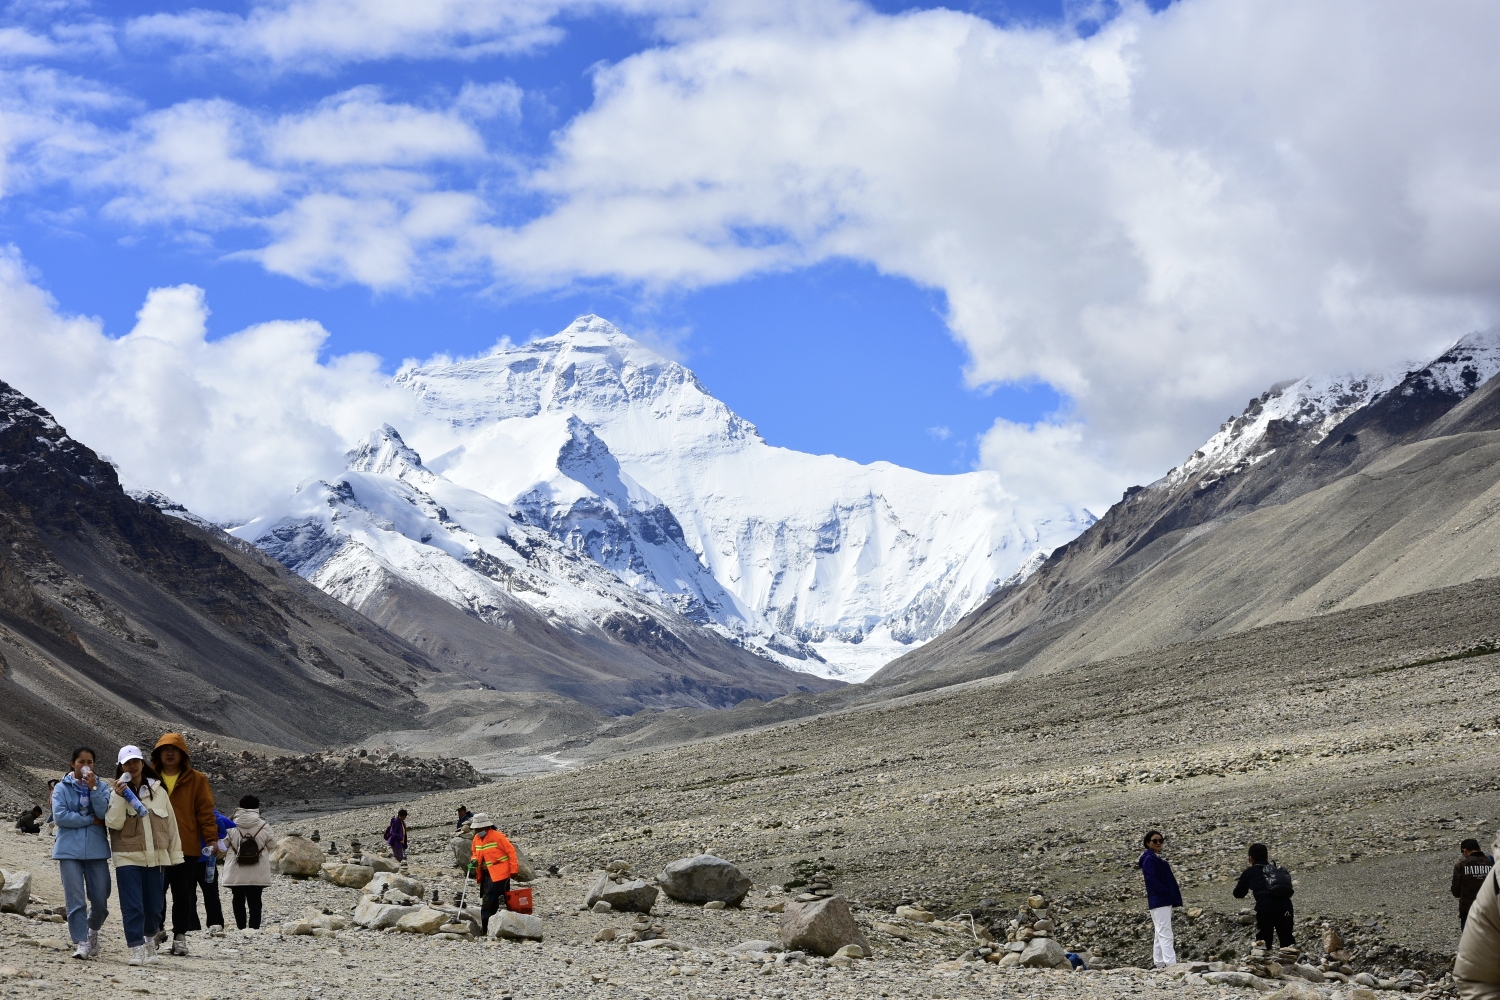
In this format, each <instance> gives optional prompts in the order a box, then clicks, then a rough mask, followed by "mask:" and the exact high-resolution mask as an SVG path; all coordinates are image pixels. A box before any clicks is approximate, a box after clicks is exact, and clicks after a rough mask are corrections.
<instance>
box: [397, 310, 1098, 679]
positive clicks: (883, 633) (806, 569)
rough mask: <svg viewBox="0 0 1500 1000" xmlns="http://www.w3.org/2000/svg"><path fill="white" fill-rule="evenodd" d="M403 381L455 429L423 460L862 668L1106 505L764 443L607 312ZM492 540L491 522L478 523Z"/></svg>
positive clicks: (951, 614) (594, 555)
mask: <svg viewBox="0 0 1500 1000" xmlns="http://www.w3.org/2000/svg"><path fill="white" fill-rule="evenodd" d="M393 382H394V383H395V384H396V385H398V386H401V387H404V388H406V389H408V390H410V391H411V392H412V393H413V394H414V395H415V396H416V398H417V401H418V405H419V407H420V410H421V411H422V412H423V413H424V414H426V415H427V416H429V417H433V418H437V419H438V420H441V421H442V422H443V423H444V424H445V425H446V426H447V427H448V428H449V429H451V432H452V441H451V442H450V443H452V442H456V444H453V445H452V446H451V447H449V448H448V449H447V450H446V451H444V452H443V453H441V454H438V455H436V456H435V457H433V458H432V459H431V460H430V461H429V462H428V463H427V466H426V467H425V468H426V469H427V470H429V472H428V474H430V475H436V476H439V477H441V478H442V479H443V480H445V481H446V482H447V483H448V484H450V487H449V488H461V489H464V490H468V491H472V493H473V494H475V495H478V496H484V497H487V498H489V499H491V500H493V501H495V502H497V503H499V504H502V505H505V506H506V507H508V508H510V509H512V511H513V513H514V515H515V517H514V518H513V519H512V523H513V524H521V525H524V526H525V527H527V528H529V529H535V530H537V531H540V532H544V533H545V534H547V535H548V536H549V537H550V538H552V539H553V540H554V541H556V542H558V543H559V544H561V545H562V546H564V548H566V549H567V550H568V551H571V552H573V553H575V554H577V555H579V556H581V557H586V558H587V560H588V561H590V562H592V563H594V564H595V565H597V566H599V567H602V568H604V569H607V570H608V571H609V572H610V573H611V574H612V575H613V576H614V577H615V578H617V579H618V580H619V581H621V582H623V583H624V584H625V585H627V586H628V587H630V588H631V589H633V590H634V591H636V592H637V593H639V594H641V595H643V596H645V597H647V598H648V599H650V600H651V601H654V602H656V603H657V604H659V605H663V606H667V607H671V608H672V609H674V610H675V611H677V612H678V613H680V614H681V615H683V616H684V617H686V618H688V619H690V620H692V621H694V622H696V623H699V624H700V625H703V626H705V627H712V628H715V629H717V630H720V631H722V632H723V633H724V634H727V635H732V636H734V637H735V639H736V640H737V641H739V642H741V643H743V644H745V645H746V646H747V648H750V649H753V650H754V651H756V652H757V653H760V654H761V655H764V656H767V657H769V658H772V659H775V660H778V661H779V662H782V663H784V664H785V665H787V666H790V667H793V668H794V669H798V670H803V671H807V672H811V673H814V674H818V675H820V676H823V677H830V678H837V679H842V680H848V681H858V680H862V679H864V678H865V677H867V676H869V675H870V674H871V673H873V672H874V671H875V670H877V669H879V668H880V667H881V666H883V665H884V664H885V663H887V662H888V661H890V660H891V659H894V658H895V657H897V656H899V655H901V654H902V653H905V652H907V651H909V650H910V649H911V648H913V646H915V645H917V644H920V643H923V642H925V641H927V640H928V639H931V638H933V637H934V636H936V635H937V634H938V633H940V632H942V631H943V630H945V629H946V628H948V627H949V626H951V625H953V624H954V623H956V622H957V621H958V620H959V619H960V618H961V617H963V615H965V614H966V613H968V612H969V611H970V610H972V609H973V608H974V607H975V606H976V605H978V603H979V602H981V601H982V600H984V599H985V598H986V597H987V596H988V595H989V594H990V593H991V592H992V591H993V590H994V589H995V588H996V587H997V586H999V585H1000V584H1002V583H1005V582H1014V581H1015V580H1016V579H1018V578H1019V573H1018V571H1023V570H1024V569H1027V568H1032V567H1034V566H1035V565H1037V564H1039V562H1040V560H1039V559H1038V558H1036V556H1037V553H1038V552H1046V551H1050V550H1051V549H1053V548H1055V547H1056V546H1058V545H1060V544H1062V543H1063V542H1066V541H1068V540H1070V539H1072V538H1073V537H1075V536H1076V535H1077V534H1078V533H1079V532H1081V531H1082V530H1083V529H1084V528H1086V527H1088V525H1089V524H1091V523H1092V522H1093V520H1094V516H1093V514H1091V513H1090V512H1089V511H1087V510H1086V509H1084V508H1082V507H1074V506H1067V505H1059V504H1050V503H1031V502H1027V501H1025V500H1023V499H1020V498H1017V497H1014V496H1011V495H1010V494H1008V493H1007V492H1006V491H1005V489H1004V487H1003V485H1002V484H1001V482H1000V479H999V476H998V475H996V474H995V473H992V472H986V471H976V472H969V473H963V474H959V475H946V476H943V475H932V474H928V473H922V472H916V471H914V470H911V469H905V468H902V467H899V466H896V465H892V464H890V463H886V462H876V463H873V464H870V465H861V464H859V463H856V462H853V461H850V460H847V459H843V458H838V457H836V456H832V455H810V454H806V453H802V452H797V451H792V450H790V449H786V448H780V447H775V446H773V445H770V444H768V443H767V442H766V441H765V440H764V439H763V438H762V437H761V435H760V433H759V431H758V430H757V429H756V428H755V426H754V425H753V424H751V423H750V422H749V421H747V420H745V419H744V418H743V417H741V416H739V415H738V414H735V413H734V412H732V411H731V410H730V409H729V408H728V407H727V406H725V405H724V403H722V402H721V401H720V400H718V399H716V398H715V397H714V396H713V395H712V394H711V393H709V391H708V390H707V389H706V388H705V387H704V386H703V385H702V384H701V383H700V382H699V380H698V378H697V377H696V376H695V375H694V374H693V373H692V372H691V371H690V370H689V369H688V368H686V367H685V366H683V365H681V364H679V363H678V362H676V361H673V360H671V359H668V358H666V357H663V356H662V355H660V354H658V353H656V352H654V351H652V350H650V349H649V348H647V347H645V346H643V345H641V344H640V343H638V342H636V341H635V340H633V339H631V338H630V337H628V336H626V335H625V334H624V333H623V332H621V331H620V330H619V329H618V328H616V327H615V326H613V325H612V324H610V323H609V322H607V321H606V320H603V319H601V318H599V317H597V316H583V317H580V318H579V319H578V320H576V321H575V322H574V323H573V324H572V325H570V326H569V327H568V328H567V329H565V330H563V331H562V332H561V333H558V334H556V335H554V336H551V337H545V338H541V339H538V340H534V341H532V342H530V343H527V344H524V345H521V346H511V345H509V344H502V345H501V346H500V347H498V348H497V349H495V350H494V351H492V352H491V353H489V354H488V355H485V356H483V357H479V358H472V359H465V360H459V361H444V362H441V363H433V364H426V365H417V364H412V365H408V366H405V367H403V368H402V369H401V370H400V371H399V372H398V373H397V374H396V375H395V377H394V379H393ZM475 534H476V536H477V535H478V532H476V533H475Z"/></svg>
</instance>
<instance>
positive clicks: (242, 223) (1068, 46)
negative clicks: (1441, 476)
mask: <svg viewBox="0 0 1500 1000" xmlns="http://www.w3.org/2000/svg"><path fill="white" fill-rule="evenodd" d="M601 10H609V11H611V12H616V13H618V12H620V11H625V12H627V13H638V14H641V15H643V16H649V17H652V18H654V19H655V20H654V23H655V24H656V26H657V30H658V32H659V34H660V37H661V39H662V42H661V44H659V45H657V46H655V47H653V48H651V49H649V50H647V51H643V52H640V53H638V54H636V55H633V56H630V57H628V58H626V59H623V60H621V61H620V62H618V63H616V64H614V65H609V66H604V67H601V68H599V69H598V70H597V71H596V76H595V86H596V95H595V101H594V104H593V106H592V107H591V108H589V109H588V110H587V111H586V112H584V113H583V114H581V115H579V116H577V117H576V118H575V119H574V120H572V121H571V122H569V123H567V125H566V126H565V127H563V128H562V129H560V130H559V131H558V132H557V133H556V135H555V138H554V141H553V145H552V147H551V150H550V152H549V153H548V155H546V156H545V158H544V160H543V162H541V163H540V164H539V165H532V166H527V165H524V164H521V163H520V162H519V161H515V160H511V159H507V158H506V157H504V156H502V155H501V154H499V153H498V152H497V151H496V147H497V143H496V142H495V140H494V135H495V133H494V131H493V130H494V129H495V128H496V127H497V123H498V124H499V126H500V127H504V126H505V125H506V124H507V123H510V122H514V121H515V116H516V115H517V113H518V111H517V109H518V108H519V106H520V98H519V92H518V91H515V90H514V89H513V88H510V89H507V86H506V85H501V86H500V89H494V87H493V85H490V86H489V87H488V89H481V88H480V87H477V86H471V87H468V88H466V89H465V90H464V91H463V92H462V93H460V94H458V95H455V96H452V97H451V98H450V99H448V100H447V103H444V104H441V105H434V106H417V105H414V104H405V103H398V102H393V101H389V100H388V99H387V98H386V97H385V96H384V95H383V94H381V93H380V92H378V91H372V90H369V89H367V88H359V89H356V90H346V91H344V92H342V93H338V94H335V95H333V96H331V97H329V98H328V99H327V100H325V101H323V102H321V103H317V104H316V105H314V106H312V107H309V108H301V109H295V110H290V111H285V112H282V113H268V112H264V111H259V110H250V109H246V108H242V107H237V106H234V105H230V104H228V103H226V102H221V101H199V102H188V103H185V104H181V105H177V106H174V107H172V108H166V109H158V110H155V111H152V112H149V113H146V114H143V115H141V116H139V117H137V118H136V119H134V120H133V122H132V123H131V124H130V126H129V127H128V128H127V129H126V130H125V131H124V132H122V133H120V134H118V135H115V134H110V133H106V132H104V131H103V130H101V129H98V128H96V127H94V126H89V125H86V124H81V125H79V127H78V128H76V129H74V130H72V131H71V132H70V131H69V130H68V128H67V127H66V126H67V125H68V123H70V122H74V121H78V120H79V119H78V118H77V116H76V115H74V114H73V112H71V111H67V110H57V108H56V107H55V106H47V108H44V109H43V110H42V111H37V112H34V113H29V114H30V117H27V114H28V113H23V112H24V109H22V111H17V112H16V114H15V115H14V116H13V117H12V118H6V119H0V126H3V127H10V128H12V133H10V134H18V135H22V136H23V138H22V139H19V140H16V139H7V138H5V136H6V133H0V141H5V142H7V143H8V149H9V150H10V152H9V154H8V162H9V163H10V164H11V182H10V183H11V186H12V187H15V185H16V184H18V183H22V182H24V181H25V179H26V178H28V177H31V176H33V175H36V176H43V175H46V174H47V172H48V170H49V169H50V170H51V171H52V176H57V175H58V174H59V172H60V171H61V170H62V167H61V166H60V165H62V164H66V163H67V162H68V159H67V158H68V155H69V154H70V153H75V154H76V156H77V157H78V160H77V162H78V163H81V164H83V165H84V166H85V167H87V168H88V169H84V170H77V169H75V170H72V171H71V174H72V175H73V176H76V177H81V178H83V181H80V183H87V184H91V185H93V186H94V189H96V190H98V191H103V192H108V196H109V198H110V201H109V210H110V211H111V212H113V213H115V214H116V215H117V216H118V217H120V218H123V219H128V220H133V221H137V222H148V221H149V222H153V223H156V224H169V225H186V226H194V227H202V228H205V229H207V230H209V231H212V230H214V229H216V228H219V229H225V228H231V227H239V228H240V230H242V231H243V230H244V229H245V228H246V227H249V229H250V230H251V231H254V232H257V233H263V234H264V238H263V239H262V240H261V241H260V242H259V243H258V244H257V245H256V246H254V247H253V248H252V249H250V250H248V251H246V253H248V254H249V255H250V256H253V257H254V258H255V259H257V260H259V261H260V262H261V263H262V264H263V265H264V266H265V267H267V268H269V269H271V270H275V271H278V272H280V273H284V274H288V275H292V276H294V277H298V278H301V279H303V280H306V281H314V282H339V281H354V282H360V283H364V284H367V285H370V286H371V287H374V288H412V287H419V286H423V285H426V286H432V285H440V284H443V283H445V282H455V283H462V282H479V283H492V282H493V283H498V284H502V285H509V286H512V287H519V288H521V289H550V288H556V287H559V286H566V285H569V284H571V283H573V282H577V281H580V280H593V279H600V278H603V279H606V280H613V281H617V282H620V283H623V284H626V285H634V286H638V287H642V288H645V289H648V290H651V291H655V290H660V289H671V288H691V287H697V286H702V285H706V284H712V283H717V282H728V281H734V280H738V279H740V278H743V277H745V276H747V275H751V274H755V273H759V272H766V271H775V270H785V269H791V268H796V267H801V266H805V265H808V264H812V263H816V262H819V261H823V260H828V259H831V258H852V259H854V260H857V261H861V262H867V263H870V264H872V265H873V266H874V267H876V268H877V269H879V270H880V271H882V272H884V273H888V274H893V275H899V276H902V277H905V278H908V279H911V280H913V281H915V282H917V283H919V284H921V285H923V286H926V287H931V288H935V289H940V290H942V291H943V292H944V293H945V294H946V297H947V302H948V310H949V312H948V322H949V325H950V327H951V329H952V331H953V333H954V335H955V337H956V338H958V339H959V340H960V341H961V342H962V343H963V344H964V345H965V347H966V348H967V349H968V351H969V354H970V357H971V365H970V369H969V372H968V374H969V378H970V380H971V382H972V383H973V384H974V385H976V386H981V385H988V384H993V383H997V382H1005V381H1009V380H1031V379H1040V380H1044V381H1046V382H1048V383H1050V384H1051V385H1053V386H1054V387H1056V388H1057V389H1059V390H1060V391H1061V392H1063V393H1064V394H1066V395H1067V396H1068V397H1069V399H1070V408H1069V410H1068V411H1067V415H1066V418H1059V420H1057V421H1052V422H1044V423H1042V424H1039V425H1036V426H1030V427H1017V426H1015V425H1008V424H997V425H996V427H995V428H992V429H991V431H990V432H989V434H988V436H987V437H986V438H985V440H984V442H983V446H982V448H981V455H982V456H983V461H984V462H986V463H988V464H990V465H993V466H995V467H997V468H999V469H1000V470H1001V472H1002V475H1006V476H1007V477H1008V480H1009V481H1010V482H1012V483H1017V484H1019V483H1023V482H1024V483H1030V484H1032V485H1031V486H1030V487H1028V488H1034V489H1037V490H1064V489H1066V490H1077V489H1087V490H1089V491H1090V493H1089V495H1091V496H1096V495H1104V494H1113V493H1115V492H1116V491H1117V490H1118V489H1119V488H1120V487H1121V486H1124V485H1127V484H1128V483H1129V482H1130V481H1140V480H1143V479H1150V478H1154V477H1155V476H1156V475H1158V474H1160V473H1161V472H1162V471H1164V470H1165V469H1166V468H1167V467H1168V466H1169V465H1171V464H1173V463H1174V462H1175V461H1177V460H1179V459H1181V458H1182V457H1183V456H1185V455H1186V454H1187V453H1188V452H1189V451H1191V449H1192V448H1193V447H1194V446H1195V445H1196V444H1198V443H1199V442H1200V441H1201V440H1202V439H1203V438H1204V437H1206V436H1207V434H1208V433H1210V432H1211V430H1212V428H1213V427H1214V426H1215V425H1216V424H1217V423H1218V422H1219V421H1220V420H1222V419H1223V418H1224V417H1225V416H1227V415H1228V414H1229V413H1230V412H1231V411H1233V410H1234V409H1237V408H1238V406H1240V405H1243V400H1245V399H1247V398H1248V397H1250V396H1251V395H1254V394H1257V393H1258V392H1259V391H1261V390H1262V389H1263V388H1264V387H1265V386H1266V385H1268V384H1269V383H1271V382H1273V381H1276V380H1279V379H1282V378H1285V377H1289V376H1293V375H1297V374H1300V373H1303V372H1310V371H1319V370H1346V369H1348V368H1350V367H1351V366H1352V367H1359V366H1361V365H1363V364H1368V365H1370V366H1376V365H1381V364H1384V363H1386V362H1388V361H1390V360H1391V359H1394V358H1398V357H1400V358H1404V357H1408V356H1411V355H1420V354H1423V353H1435V352H1436V351H1437V350H1439V349H1440V348H1441V347H1442V346H1444V343H1445V342H1446V341H1449V340H1451V339H1453V338H1455V337H1456V336H1458V335H1461V334H1462V333H1464V332H1467V331H1469V330H1471V329H1476V328H1482V327H1487V326H1491V325H1493V324H1494V323H1495V322H1497V321H1500V315H1497V313H1500V180H1497V178H1500V105H1497V104H1496V102H1494V101H1493V100H1491V99H1490V95H1492V94H1494V93H1496V92H1497V91H1500V62H1497V61H1496V60H1495V59H1494V58H1493V56H1492V53H1491V52H1490V51H1489V48H1490V46H1489V44H1488V40H1489V39H1492V38H1493V37H1495V36H1496V34H1497V31H1500V7H1495V6H1493V5H1482V4H1479V5H1476V4H1461V3H1434V4H1429V5H1423V6H1420V7H1418V6H1414V5H1411V4H1406V3H1398V2H1395V0H1327V2H1324V3H1317V4H1308V3H1303V2H1300V0H1267V2H1264V3H1258V4H1244V3H1241V2H1238V0H1179V2H1177V3H1175V4H1173V5H1171V6H1170V7H1168V8H1167V9H1165V10H1164V11H1161V12H1157V13H1153V12H1151V11H1150V10H1148V9H1146V8H1145V7H1144V6H1142V5H1139V4H1134V5H1132V4H1127V5H1125V6H1123V7H1121V8H1120V13H1119V14H1118V16H1115V17H1114V18H1113V19H1110V20H1107V21H1106V22H1105V23H1103V24H1102V26H1101V27H1100V30H1098V31H1097V32H1095V33H1093V34H1091V35H1089V37H1087V38H1082V37H1079V36H1078V35H1077V33H1075V32H1073V31H1071V30H1069V29H1068V28H1066V27H1062V28H1030V27H1024V26H1022V27H1004V26H998V25H996V24H993V23H990V22H987V21H985V20H983V19H981V18H978V17H975V16H972V15H969V14H964V13H960V12H955V11H951V10H914V11H909V12H906V13H902V14H899V15H884V14H880V13H876V12H874V11H873V10H871V9H869V8H868V7H865V6H863V5H860V4H857V3H852V2H845V0H823V2H803V3H796V4H791V3H785V4H783V3H760V4H754V3H748V2H723V3H697V2H688V0H681V2H677V0H661V2H652V0H620V2H610V3H606V2H604V0H600V2H599V3H597V4H585V3H580V4H572V3H570V2H565V0H546V2H543V0H534V2H533V0H507V2H501V3H479V2H476V0H438V2H434V3H429V4H410V3H395V2H392V0H278V2H274V3H262V4H257V5H253V6H252V7H251V8H250V9H249V11H248V13H246V14H244V15H243V16H242V15H231V14H221V13H212V12H205V11H189V12H187V13H185V14H172V15H155V16H151V17H147V18H142V19H138V20H136V21H133V22H131V25H130V28H129V32H128V34H129V37H131V38H134V39H137V40H139V39H145V38H154V39H158V40H164V41H168V42H171V43H172V44H174V45H177V46H179V47H180V48H184V49H186V50H189V51H192V52H196V53H199V54H209V55H214V56H215V57H216V58H224V59H232V60H238V61H239V62H240V63H241V64H242V65H246V66H252V65H254V66H259V65H269V66H271V67H273V68H276V69H281V70H288V71H290V70H299V71H306V70H311V71H316V72H326V71H331V68H333V67H337V66H339V65H343V64H346V63H349V62H352V61H357V60H369V59H387V58H433V57H444V58H470V57H474V56H477V55H482V54H486V53H493V52H497V51H507V52H514V51H521V50H524V49H527V48H534V47H535V46H537V45H542V44H546V43H548V42H549V41H550V40H552V39H554V38H555V37H556V21H557V19H558V17H559V16H561V15H563V14H567V15H570V16H585V15H588V14H590V13H592V12H597V11H601ZM22 42H24V43H25V44H32V43H30V42H27V41H26V40H25V39H22V40H21V41H19V42H17V44H21V43H22ZM0 100H3V99H0ZM23 103H24V102H23ZM0 113H8V112H4V111H3V109H0ZM70 115H73V117H70ZM12 120H14V121H17V122H19V123H20V125H19V126H7V125H5V123H6V122H9V121H12ZM482 122H483V123H484V124H481V123H482ZM59 123H61V124H59ZM16 128H19V131H18V132H17V131H15V129H16ZM486 129H489V130H490V131H486ZM70 143H71V145H70ZM49 144H50V145H49ZM100 150H103V152H100ZM88 157H93V158H94V159H92V160H90V159H88ZM525 213H530V214H529V215H527V214H525ZM518 218H519V219H521V220H522V221H519V222H517V221H516V220H517V219H518ZM1070 454H1071V455H1072V456H1073V462H1072V464H1073V465H1074V466H1075V467H1076V470H1077V471H1078V474H1079V475H1083V476H1085V478H1086V479H1087V480H1088V483H1092V484H1095V485H1086V484H1083V481H1082V480H1080V481H1070V480H1069V479H1068V478H1067V477H1066V476H1063V475H1062V474H1061V473H1059V472H1057V471H1056V469H1053V468H1051V467H1052V466H1053V465H1055V464H1058V463H1061V464H1067V463H1066V462H1064V459H1065V458H1066V456H1068V455H1070ZM1027 456H1030V457H1027ZM1017 488H1019V486H1018V487H1017Z"/></svg>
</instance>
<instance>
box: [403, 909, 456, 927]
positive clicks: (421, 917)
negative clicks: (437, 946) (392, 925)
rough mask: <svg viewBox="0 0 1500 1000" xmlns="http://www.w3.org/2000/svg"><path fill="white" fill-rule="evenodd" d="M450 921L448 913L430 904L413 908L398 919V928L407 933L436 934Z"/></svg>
mask: <svg viewBox="0 0 1500 1000" xmlns="http://www.w3.org/2000/svg"><path fill="white" fill-rule="evenodd" d="M447 922H448V914H446V913H444V912H443V911H442V910H434V909H433V908H432V907H430V906H424V907H422V908H420V909H413V910H412V911H411V912H410V913H408V914H407V915H406V916H404V917H402V918H401V919H400V920H398V921H396V930H398V931H402V932H404V933H407V934H436V933H437V932H438V931H440V930H442V929H443V925H444V924H446V923H447Z"/></svg>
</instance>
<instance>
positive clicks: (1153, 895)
mask: <svg viewBox="0 0 1500 1000" xmlns="http://www.w3.org/2000/svg"><path fill="white" fill-rule="evenodd" d="M1141 843H1142V845H1143V846H1144V847H1145V848H1146V849H1145V850H1144V851H1142V852H1141V859H1140V866H1141V875H1142V876H1144V877H1145V879H1146V906H1147V908H1148V909H1149V910H1150V911H1151V923H1152V925H1153V927H1154V929H1155V936H1154V937H1153V938H1152V941H1151V960H1152V962H1154V963H1155V964H1156V967H1157V968H1158V969H1164V968H1166V967H1167V966H1169V965H1176V964H1177V949H1176V941H1175V939H1174V938H1173V937H1172V907H1174V906H1181V905H1182V890H1181V889H1179V888H1177V876H1176V875H1173V874H1172V866H1171V865H1169V864H1167V859H1166V858H1163V857H1162V856H1161V849H1162V847H1163V846H1164V845H1165V844H1166V838H1165V837H1163V836H1162V832H1161V831H1160V830H1150V831H1148V832H1147V833H1146V836H1145V837H1143V838H1141Z"/></svg>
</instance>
